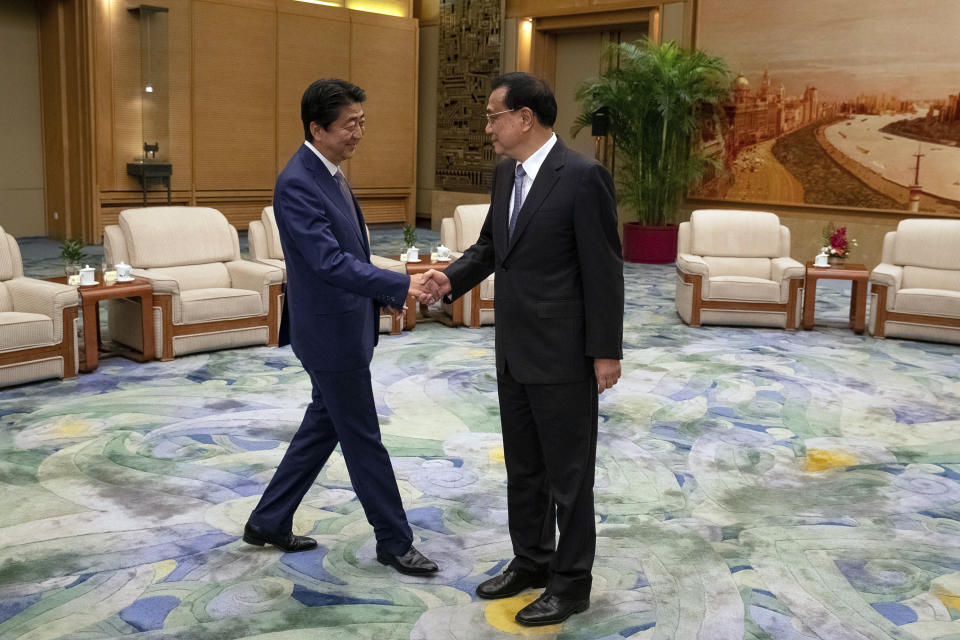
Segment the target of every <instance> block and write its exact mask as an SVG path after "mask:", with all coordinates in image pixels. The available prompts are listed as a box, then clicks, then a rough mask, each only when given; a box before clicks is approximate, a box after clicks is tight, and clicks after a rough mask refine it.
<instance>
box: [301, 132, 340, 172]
mask: <svg viewBox="0 0 960 640" xmlns="http://www.w3.org/2000/svg"><path fill="white" fill-rule="evenodd" d="M303 144H304V145H305V146H306V147H307V149H310V151H313V152H314V153H315V154H317V157H318V158H320V159H321V160H322V161H323V166H325V167H326V168H327V171H329V172H330V175H331V176H335V175H337V171H339V170H340V167H339V165H335V164H333V163H332V162H330V161H329V160H327V159H326V158H325V157H323V154H322V153H320V152H319V151H317V148H316V147H315V146H313V145H312V144H310V141H309V140H304V141H303Z"/></svg>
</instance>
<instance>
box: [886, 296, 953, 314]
mask: <svg viewBox="0 0 960 640" xmlns="http://www.w3.org/2000/svg"><path fill="white" fill-rule="evenodd" d="M896 309H897V311H898V312H899V313H917V314H920V315H930V316H950V317H954V318H960V291H948V290H946V289H900V291H898V292H897V302H896Z"/></svg>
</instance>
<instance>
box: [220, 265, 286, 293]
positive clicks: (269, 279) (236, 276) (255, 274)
mask: <svg viewBox="0 0 960 640" xmlns="http://www.w3.org/2000/svg"><path fill="white" fill-rule="evenodd" d="M223 264H224V265H225V266H226V267H227V273H229V274H230V283H231V284H232V285H233V288H234V289H249V290H250V291H266V289H267V287H269V286H270V285H271V284H281V283H282V282H283V272H282V271H280V269H277V268H275V267H268V266H267V265H265V264H260V263H258V262H250V261H249V260H232V261H230V262H224V263H223Z"/></svg>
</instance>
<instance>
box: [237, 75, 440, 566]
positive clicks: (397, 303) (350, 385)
mask: <svg viewBox="0 0 960 640" xmlns="http://www.w3.org/2000/svg"><path fill="white" fill-rule="evenodd" d="M365 99H366V94H365V93H364V91H363V90H362V89H361V88H360V87H357V86H355V85H352V84H350V83H349V82H346V81H344V80H339V79H329V80H318V81H316V82H314V83H313V84H311V85H310V86H309V87H308V88H307V90H306V91H305V92H304V94H303V99H302V101H301V104H300V113H301V117H302V119H303V130H304V138H305V141H304V143H303V144H302V145H300V147H299V148H298V149H297V151H296V153H294V154H293V157H292V158H291V159H290V162H288V163H287V166H286V168H284V170H283V172H282V173H281V174H280V176H279V177H278V178H277V186H276V189H275V190H274V196H273V210H274V213H275V214H276V217H277V228H278V229H279V231H280V244H281V245H282V247H283V255H284V258H285V260H286V267H287V294H286V305H287V307H288V310H289V314H288V315H289V322H290V343H291V345H292V346H293V352H294V353H295V354H296V356H297V358H299V359H300V362H301V363H302V364H303V368H304V369H305V370H306V372H307V373H308V374H309V376H310V380H311V382H312V383H313V398H312V402H311V403H310V404H309V405H307V410H306V413H305V414H304V416H303V422H302V423H301V424H300V428H299V429H298V430H297V433H296V435H294V436H293V440H291V441H290V446H289V447H288V448H287V452H286V454H284V456H283V459H282V460H281V461H280V466H279V467H278V468H277V471H276V473H275V474H274V475H273V478H272V479H271V480H270V484H268V485H267V488H266V490H265V491H264V492H263V497H262V498H261V499H260V502H259V504H257V507H256V508H255V509H254V510H253V513H251V514H250V518H249V520H248V521H247V524H246V527H245V528H244V531H243V540H244V541H245V542H247V543H249V544H254V545H258V546H263V545H264V544H267V543H269V544H272V545H273V546H275V547H277V548H279V549H282V550H283V551H286V552H288V553H292V552H297V551H309V550H311V549H314V548H316V546H317V541H316V540H314V539H313V538H308V537H306V536H298V535H294V533H293V514H294V512H295V511H296V510H297V507H298V506H299V505H300V501H301V500H302V499H303V496H304V495H305V494H306V493H307V491H308V490H309V489H310V487H311V486H312V485H313V482H314V480H316V478H317V475H318V474H319V473H320V470H321V469H322V468H323V465H324V464H326V462H327V459H328V458H329V457H330V454H331V453H333V450H334V448H336V446H337V444H339V445H340V449H341V451H342V452H343V458H344V461H345V462H346V465H347V471H348V472H349V473H350V481H351V482H352V483H353V489H354V491H355V492H356V494H357V498H358V499H359V500H360V504H361V506H363V511H364V513H365V514H366V516H367V521H368V522H369V523H370V524H371V525H372V526H373V530H374V534H375V536H376V539H377V560H379V561H380V562H381V563H383V564H386V565H390V566H392V567H393V568H394V569H396V570H397V571H399V572H401V573H407V574H414V575H420V574H432V573H435V572H436V571H437V565H436V563H434V562H433V561H431V560H429V559H427V558H426V557H424V556H423V555H421V554H420V552H419V551H417V549H416V548H415V547H414V546H413V532H412V531H411V529H410V525H409V524H408V523H407V516H406V513H404V510H403V504H402V503H401V501H400V490H399V489H398V487H397V481H396V478H395V477H394V473H393V467H392V466H391V464H390V456H389V454H388V453H387V450H386V449H385V448H384V446H383V443H382V442H381V441H380V424H379V422H378V420H377V408H376V405H375V403H374V398H373V388H372V386H371V385H372V383H371V380H370V360H371V358H372V357H373V347H374V346H375V345H376V343H377V339H378V337H379V333H378V331H377V329H378V324H379V320H378V319H379V317H380V307H381V306H388V307H394V308H397V309H399V308H401V307H402V306H403V304H404V302H405V301H406V299H407V295H408V294H409V295H413V296H416V297H418V298H419V299H420V301H421V302H429V301H431V300H432V299H433V298H432V295H431V293H430V291H434V292H435V288H434V287H433V286H430V287H427V288H428V289H430V291H425V290H424V289H425V288H424V287H423V286H422V285H423V281H422V279H421V278H419V277H417V276H414V277H408V276H405V275H402V274H397V273H393V272H391V271H386V270H384V269H378V268H377V267H374V266H373V265H372V264H370V245H369V243H368V242H367V234H366V233H365V231H364V222H363V214H362V213H361V211H360V203H359V202H357V199H356V198H355V197H354V196H353V192H352V190H351V189H350V186H349V184H348V183H347V180H346V177H345V176H344V174H343V172H342V171H341V170H340V164H341V163H342V162H343V161H344V160H348V159H350V158H351V157H352V156H353V153H354V150H355V149H356V148H357V145H358V144H359V143H360V139H361V138H363V134H364V131H365V128H366V119H365V117H364V112H363V102H364V100H365Z"/></svg>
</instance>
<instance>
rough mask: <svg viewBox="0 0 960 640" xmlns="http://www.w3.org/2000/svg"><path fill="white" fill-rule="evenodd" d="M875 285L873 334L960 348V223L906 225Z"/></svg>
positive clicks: (888, 245)
mask: <svg viewBox="0 0 960 640" xmlns="http://www.w3.org/2000/svg"><path fill="white" fill-rule="evenodd" d="M870 285H871V286H870V292H871V304H870V319H869V322H868V325H867V326H868V329H869V331H870V333H871V335H873V336H876V337H877V338H883V337H890V338H894V337H896V338H913V339H917V340H935V341H938V342H954V343H960V220H934V219H914V220H902V221H901V222H900V224H899V225H897V230H896V231H891V232H889V233H887V234H886V236H885V237H884V239H883V256H882V262H881V263H880V264H879V265H877V267H876V268H875V269H874V270H873V271H872V272H871V273H870Z"/></svg>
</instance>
